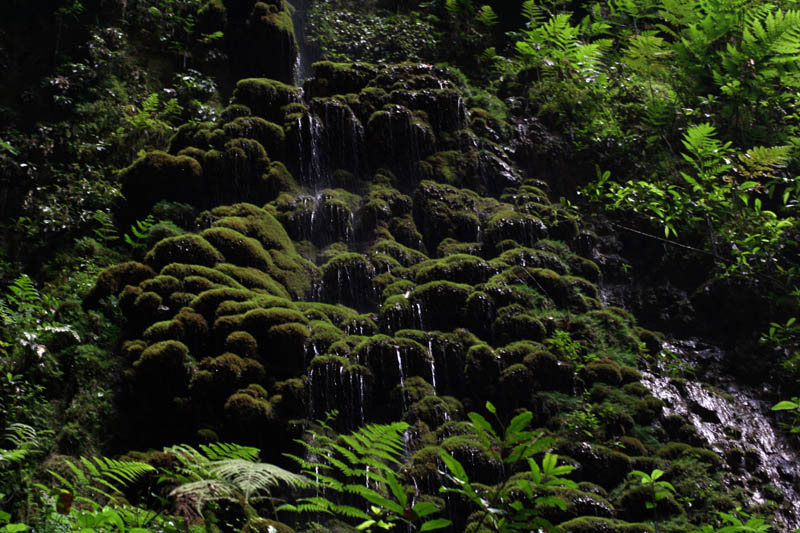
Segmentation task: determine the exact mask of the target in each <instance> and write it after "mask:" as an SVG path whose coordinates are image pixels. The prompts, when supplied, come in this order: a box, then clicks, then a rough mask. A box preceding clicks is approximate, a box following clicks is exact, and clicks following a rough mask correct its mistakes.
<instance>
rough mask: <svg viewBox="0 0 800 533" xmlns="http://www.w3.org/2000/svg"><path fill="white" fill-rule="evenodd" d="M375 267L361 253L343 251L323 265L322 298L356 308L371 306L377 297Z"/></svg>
mask: <svg viewBox="0 0 800 533" xmlns="http://www.w3.org/2000/svg"><path fill="white" fill-rule="evenodd" d="M374 277H375V267H373V266H372V264H371V263H370V262H369V261H368V260H367V259H366V258H365V257H364V256H363V255H361V254H358V253H349V252H348V253H343V254H339V255H337V256H335V257H334V258H333V259H331V260H330V261H328V262H327V263H325V264H324V265H323V266H322V291H321V292H322V294H321V295H322V299H323V300H326V301H328V302H341V303H343V304H344V305H349V306H351V307H355V308H370V307H372V306H374V301H375V299H376V294H375V290H374V289H373V286H372V279H373V278H374Z"/></svg>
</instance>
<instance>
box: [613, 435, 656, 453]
mask: <svg viewBox="0 0 800 533" xmlns="http://www.w3.org/2000/svg"><path fill="white" fill-rule="evenodd" d="M619 442H620V444H622V451H623V452H625V453H626V454H627V455H630V456H631V457H636V456H644V455H648V453H649V452H648V450H647V447H646V446H645V445H644V444H642V441H640V440H639V439H637V438H635V437H620V439H619Z"/></svg>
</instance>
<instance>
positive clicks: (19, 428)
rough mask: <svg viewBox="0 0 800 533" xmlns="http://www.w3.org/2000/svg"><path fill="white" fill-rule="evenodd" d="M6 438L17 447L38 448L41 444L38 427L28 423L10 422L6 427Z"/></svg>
mask: <svg viewBox="0 0 800 533" xmlns="http://www.w3.org/2000/svg"><path fill="white" fill-rule="evenodd" d="M5 440H7V441H9V442H10V443H11V444H12V445H13V446H14V447H15V448H26V449H27V448H37V447H39V446H40V443H39V436H38V433H37V432H36V429H34V428H33V427H31V426H29V425H27V424H20V423H15V424H9V426H8V427H7V428H6V434H5Z"/></svg>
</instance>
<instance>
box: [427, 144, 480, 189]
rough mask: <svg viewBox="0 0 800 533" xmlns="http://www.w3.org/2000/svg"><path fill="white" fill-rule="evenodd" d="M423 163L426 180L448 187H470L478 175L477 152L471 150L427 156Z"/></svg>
mask: <svg viewBox="0 0 800 533" xmlns="http://www.w3.org/2000/svg"><path fill="white" fill-rule="evenodd" d="M425 162H426V163H427V165H426V167H427V168H428V169H429V170H428V173H427V174H428V176H427V177H428V178H429V179H432V180H433V181H436V182H439V183H447V184H449V185H461V184H470V185H472V183H470V182H471V180H472V178H473V177H474V176H475V175H476V174H478V166H479V162H478V152H476V151H474V150H472V151H467V152H462V151H460V150H448V151H443V152H437V153H435V154H433V155H431V156H429V157H428V158H427V159H426V160H425Z"/></svg>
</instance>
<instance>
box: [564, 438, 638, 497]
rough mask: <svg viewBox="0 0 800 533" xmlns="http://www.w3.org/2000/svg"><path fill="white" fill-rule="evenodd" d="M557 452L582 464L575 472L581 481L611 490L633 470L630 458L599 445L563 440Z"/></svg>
mask: <svg viewBox="0 0 800 533" xmlns="http://www.w3.org/2000/svg"><path fill="white" fill-rule="evenodd" d="M555 450H556V452H557V453H558V454H559V455H566V456H569V457H572V458H573V459H575V460H576V461H578V462H579V463H580V464H581V467H580V469H579V470H577V471H576V472H575V475H576V477H577V478H578V479H579V480H580V481H591V482H592V483H597V484H598V485H600V486H602V487H603V488H605V489H609V490H610V489H612V488H614V487H616V486H617V485H618V484H619V483H621V482H622V481H623V480H624V479H625V478H626V477H627V475H628V474H629V473H630V471H631V469H632V468H633V465H632V462H631V458H630V457H628V456H627V455H625V454H624V453H622V452H618V451H616V450H612V449H610V448H607V447H605V446H601V445H599V444H589V443H586V442H569V441H566V440H563V441H559V442H558V444H556V447H555Z"/></svg>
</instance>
